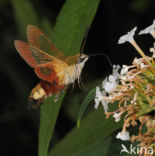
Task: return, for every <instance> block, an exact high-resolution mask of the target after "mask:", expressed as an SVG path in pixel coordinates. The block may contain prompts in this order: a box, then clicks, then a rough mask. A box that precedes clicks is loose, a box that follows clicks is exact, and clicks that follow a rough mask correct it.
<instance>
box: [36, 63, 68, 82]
mask: <svg viewBox="0 0 155 156" xmlns="http://www.w3.org/2000/svg"><path fill="white" fill-rule="evenodd" d="M66 67H68V65H67V64H66V63H65V62H59V61H52V62H50V63H47V64H45V65H41V66H38V67H36V68H35V73H36V74H37V76H38V77H39V78H40V79H43V80H46V81H48V82H50V83H52V82H57V83H59V82H61V80H62V79H63V78H64V77H63V76H64V75H63V76H61V77H60V76H58V75H59V74H58V73H60V72H61V71H63V70H64V69H65V68H66Z"/></svg>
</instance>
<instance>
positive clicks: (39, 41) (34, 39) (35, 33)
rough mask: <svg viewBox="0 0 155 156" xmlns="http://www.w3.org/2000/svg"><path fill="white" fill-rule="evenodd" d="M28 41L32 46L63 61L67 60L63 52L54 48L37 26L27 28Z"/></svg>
mask: <svg viewBox="0 0 155 156" xmlns="http://www.w3.org/2000/svg"><path fill="white" fill-rule="evenodd" d="M27 39H28V41H29V43H30V44H32V45H33V46H35V47H37V48H39V49H41V50H43V51H44V52H46V53H48V54H50V55H52V56H54V57H56V58H58V59H61V60H64V59H65V55H64V54H63V52H62V51H60V50H59V49H58V48H56V47H55V46H54V44H53V43H52V41H51V40H49V39H48V37H47V36H46V35H45V34H44V33H43V32H42V31H41V30H40V29H39V28H37V27H36V26H33V25H28V26H27Z"/></svg>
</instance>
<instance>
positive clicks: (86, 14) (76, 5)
mask: <svg viewBox="0 0 155 156" xmlns="http://www.w3.org/2000/svg"><path fill="white" fill-rule="evenodd" d="M99 2H100V0H67V1H66V3H65V4H64V6H63V8H62V10H61V12H60V14H59V16H58V18H57V22H56V27H55V28H54V32H53V39H54V43H55V44H56V46H57V47H59V48H60V49H61V50H62V51H63V52H64V53H65V54H66V55H74V54H77V53H79V51H80V46H81V43H82V41H83V38H84V36H85V33H86V31H88V29H89V28H90V25H91V23H92V20H93V18H94V15H95V13H96V10H97V7H98V5H99Z"/></svg>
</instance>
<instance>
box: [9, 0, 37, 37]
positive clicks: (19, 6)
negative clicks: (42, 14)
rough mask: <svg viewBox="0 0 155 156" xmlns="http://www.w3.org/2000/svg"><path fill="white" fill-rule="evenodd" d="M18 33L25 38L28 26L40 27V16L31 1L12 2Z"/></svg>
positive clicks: (13, 0) (15, 0)
mask: <svg viewBox="0 0 155 156" xmlns="http://www.w3.org/2000/svg"><path fill="white" fill-rule="evenodd" d="M11 2H12V6H13V10H14V14H15V19H16V23H17V26H18V31H19V33H20V36H21V37H22V38H25V36H26V35H25V31H26V27H27V25H28V24H33V25H37V26H38V24H39V23H38V16H37V14H36V12H35V10H34V8H33V6H32V3H31V2H30V1H29V0H11Z"/></svg>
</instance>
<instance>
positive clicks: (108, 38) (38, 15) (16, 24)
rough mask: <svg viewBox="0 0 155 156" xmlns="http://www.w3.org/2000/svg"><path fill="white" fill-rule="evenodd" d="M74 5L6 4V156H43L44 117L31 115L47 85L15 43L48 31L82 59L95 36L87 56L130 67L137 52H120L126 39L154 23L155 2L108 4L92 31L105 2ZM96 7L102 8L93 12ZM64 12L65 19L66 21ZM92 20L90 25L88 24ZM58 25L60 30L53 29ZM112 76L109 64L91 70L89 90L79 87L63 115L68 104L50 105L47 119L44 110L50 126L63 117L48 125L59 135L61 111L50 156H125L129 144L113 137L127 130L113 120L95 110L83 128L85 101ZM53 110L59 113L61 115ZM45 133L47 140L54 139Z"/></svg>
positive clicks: (2, 37)
mask: <svg viewBox="0 0 155 156" xmlns="http://www.w3.org/2000/svg"><path fill="white" fill-rule="evenodd" d="M68 1H69V0H68ZM69 2H70V3H68V4H67V3H65V1H64V0H60V1H56V0H52V1H50V0H34V1H31V0H1V1H0V41H1V42H0V46H1V49H0V73H1V77H0V80H1V81H0V82H1V104H0V108H1V109H0V138H1V139H0V144H1V155H5V156H7V155H8V156H10V155H16V156H18V155H19V156H21V155H22V156H27V155H29V156H31V155H33V156H34V155H37V150H38V149H37V144H38V139H37V138H38V129H39V109H38V110H27V98H28V96H29V93H30V91H31V89H32V88H33V87H34V86H35V85H36V84H37V82H38V81H39V79H38V78H37V77H36V76H35V74H34V72H33V69H30V67H29V66H28V65H27V64H26V63H25V62H24V61H23V60H22V59H21V58H20V57H19V56H18V54H17V52H16V51H15V48H14V43H13V41H14V40H15V39H21V40H25V38H26V26H27V25H28V24H34V25H36V26H38V27H39V28H41V29H42V30H43V32H44V33H45V34H47V36H49V38H52V41H53V42H54V43H55V44H56V45H57V47H59V48H60V49H61V50H63V51H64V53H65V54H67V55H74V54H76V53H78V52H79V49H80V44H81V42H82V40H83V37H84V35H85V33H86V31H88V30H89V29H90V30H89V34H88V39H87V43H86V46H85V48H84V53H86V54H88V55H89V54H91V53H94V52H104V53H106V54H107V55H108V56H109V57H110V59H111V61H112V63H113V64H128V63H130V62H131V60H132V59H133V57H135V55H136V53H134V52H133V51H132V50H133V49H132V48H131V49H130V48H127V49H125V47H123V46H122V47H123V48H119V49H118V46H117V40H118V37H119V36H121V35H122V34H123V33H124V32H126V30H130V28H132V26H135V25H140V27H141V28H145V27H146V26H147V25H149V24H151V23H152V20H153V18H154V5H155V1H154V0H136V1H135V0H132V1H123V0H118V1H115V0H104V1H101V3H100V5H99V9H98V11H97V14H96V16H95V19H94V21H93V23H92V25H91V21H92V20H93V17H94V11H93V10H94V9H95V8H97V2H98V1H95V0H91V1H88V0H84V1H83V0H70V1H69ZM95 2H96V4H95V5H92V4H91V3H95ZM63 4H64V6H63ZM73 6H74V7H73ZM61 8H62V10H61ZM65 8H66V9H65ZM60 10H61V14H60V15H59V16H58V13H59V11H60ZM66 10H67V11H66ZM66 12H67V14H66ZM57 16H58V19H57V20H56V17H57ZM86 17H89V20H88V21H87V18H86ZM72 19H75V20H72ZM55 21H56V27H53V25H54V22H55ZM90 25H91V26H90ZM64 30H66V31H64ZM149 40H150V38H149V37H148V38H147V42H146V41H145V46H146V48H147V47H151V46H152V41H150V42H149ZM138 41H139V43H140V44H141V45H144V44H143V43H144V42H143V41H141V40H139V39H138ZM146 43H147V44H146ZM148 45H149V46H148ZM132 52H133V53H132ZM110 72H111V67H110V66H109V64H108V63H107V60H106V59H105V58H104V57H94V58H92V59H90V60H89V61H88V62H87V63H86V66H85V68H84V70H83V74H82V78H83V80H84V86H83V88H82V89H79V88H78V87H76V88H74V89H73V91H72V90H71V89H70V90H69V92H68V93H67V94H66V96H65V100H64V102H63V105H62V107H61V109H60V106H61V105H60V104H58V105H55V106H56V107H55V106H54V105H53V104H52V103H51V102H50V100H51V99H47V101H46V103H45V104H44V105H43V106H45V107H42V108H41V113H42V114H45V113H44V109H45V108H49V109H48V110H49V112H48V114H51V116H50V118H52V116H55V117H54V118H52V120H48V119H49V118H48V116H46V114H45V115H44V118H41V120H44V119H45V120H46V121H47V124H48V125H49V127H52V129H53V128H54V125H55V122H56V118H57V115H58V110H59V109H60V113H59V116H58V119H57V122H56V127H55V131H54V133H53V134H54V135H53V139H52V141H51V146H50V147H52V150H51V152H50V155H51V154H54V155H55V154H61V155H63V154H62V152H64V154H66V155H67V156H69V155H72V156H80V155H86V154H89V155H90V156H95V155H97V156H98V155H112V154H113V153H115V155H117V154H118V155H119V152H120V145H121V143H122V142H121V141H119V140H116V139H115V135H116V134H115V133H113V131H115V130H116V129H117V128H119V127H120V125H119V124H115V123H113V119H108V120H105V118H104V112H103V111H102V108H100V110H97V111H95V110H94V111H91V110H92V109H93V108H92V106H90V107H89V108H88V109H87V110H86V112H85V116H84V118H83V119H82V121H81V125H80V129H77V127H76V118H77V113H78V111H79V109H80V106H81V103H82V101H83V99H84V97H85V96H86V95H87V94H88V92H89V91H90V90H91V88H94V87H95V85H96V84H98V83H99V82H100V81H101V79H103V78H104V76H105V75H107V74H108V73H110ZM62 98H63V97H62ZM48 103H49V104H48ZM93 104H94V103H93V102H92V105H93ZM50 110H53V112H54V110H56V111H55V112H54V113H53V112H51V111H50ZM46 111H47V110H46ZM41 122H42V121H41ZM43 123H44V121H43ZM50 123H51V124H50ZM44 124H45V125H46V123H44ZM44 124H43V127H44ZM74 126H75V128H73V127H74ZM72 128H73V130H71V129H72ZM49 131H50V132H49V133H48V134H50V135H47V136H46V137H47V138H48V140H45V142H46V144H45V146H46V150H47V146H48V144H49V141H50V136H51V135H52V132H53V130H51V128H49ZM43 133H46V134H47V131H44V132H43ZM67 133H68V134H67ZM66 134H67V135H66ZM40 135H42V134H40ZM65 135H66V137H64V136H65ZM43 138H44V136H43ZM47 138H45V139H47ZM56 143H57V145H56V146H55V144H56ZM45 146H44V147H45ZM54 146H55V147H54ZM44 147H42V148H44ZM111 147H112V148H111Z"/></svg>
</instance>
